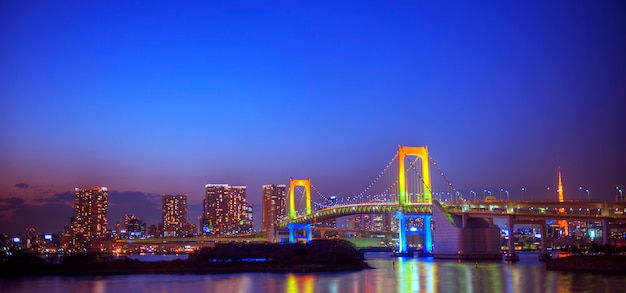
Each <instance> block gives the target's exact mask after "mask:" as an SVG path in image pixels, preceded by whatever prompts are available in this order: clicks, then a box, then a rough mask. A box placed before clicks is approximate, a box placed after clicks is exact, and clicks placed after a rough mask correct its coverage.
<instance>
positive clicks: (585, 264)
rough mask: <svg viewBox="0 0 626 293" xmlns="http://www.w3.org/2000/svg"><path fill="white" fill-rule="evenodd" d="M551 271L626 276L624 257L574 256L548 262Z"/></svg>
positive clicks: (547, 267) (625, 259)
mask: <svg viewBox="0 0 626 293" xmlns="http://www.w3.org/2000/svg"><path fill="white" fill-rule="evenodd" d="M546 269H547V270H549V271H567V272H585V273H602V274H625V275H626V256H624V255H572V256H567V257H560V258H555V259H548V260H546Z"/></svg>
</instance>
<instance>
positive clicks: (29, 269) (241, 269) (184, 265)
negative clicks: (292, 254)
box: [0, 260, 374, 278]
mask: <svg viewBox="0 0 626 293" xmlns="http://www.w3.org/2000/svg"><path fill="white" fill-rule="evenodd" d="M1 268H2V269H1V270H0V275H1V277H0V278H5V277H40V276H98V275H141V274H237V273H318V272H320V273H321V272H350V271H359V270H364V269H374V268H373V267H371V266H369V265H368V264H367V263H365V262H364V263H363V264H361V265H322V264H298V265H277V264H271V263H262V262H234V263H228V262H221V263H208V264H196V263H192V262H191V261H188V260H172V261H158V262H144V261H138V260H132V261H113V262H102V263H90V264H85V265H63V264H43V265H11V266H2V267H1Z"/></svg>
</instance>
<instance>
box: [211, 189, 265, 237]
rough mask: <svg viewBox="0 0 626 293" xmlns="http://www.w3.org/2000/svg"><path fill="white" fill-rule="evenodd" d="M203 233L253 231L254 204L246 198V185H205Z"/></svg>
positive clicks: (220, 233)
mask: <svg viewBox="0 0 626 293" xmlns="http://www.w3.org/2000/svg"><path fill="white" fill-rule="evenodd" d="M205 189H206V195H205V198H204V213H203V217H202V219H201V224H202V233H203V234H205V235H222V234H234V233H245V232H251V231H252V227H253V222H252V206H251V205H250V204H249V203H248V202H247V200H246V186H230V185H228V184H207V185H205Z"/></svg>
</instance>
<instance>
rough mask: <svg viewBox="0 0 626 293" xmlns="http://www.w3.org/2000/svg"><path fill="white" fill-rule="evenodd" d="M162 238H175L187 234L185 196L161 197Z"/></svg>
mask: <svg viewBox="0 0 626 293" xmlns="http://www.w3.org/2000/svg"><path fill="white" fill-rule="evenodd" d="M162 215H163V222H162V223H163V236H164V237H176V236H181V235H184V234H187V230H188V224H187V194H178V195H169V194H164V195H163V197H162Z"/></svg>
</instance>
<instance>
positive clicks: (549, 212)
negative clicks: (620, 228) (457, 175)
mask: <svg viewBox="0 0 626 293" xmlns="http://www.w3.org/2000/svg"><path fill="white" fill-rule="evenodd" d="M441 205H442V206H443V207H444V209H445V210H446V212H448V213H451V214H466V215H467V216H470V217H490V218H493V217H508V216H513V217H514V218H516V219H527V220H545V219H564V220H565V219H572V220H575V219H579V220H581V221H599V220H600V219H602V218H611V219H615V220H616V221H619V222H623V221H626V203H624V202H619V203H617V202H582V201H565V202H551V201H532V202H531V201H490V202H487V201H464V202H451V203H450V202H441ZM397 211H402V212H403V213H404V214H405V215H411V214H427V215H428V214H432V204H419V203H417V204H410V205H406V206H399V205H398V204H397V203H380V202H375V203H358V204H348V205H342V206H333V207H328V208H325V209H319V210H315V211H312V212H311V214H309V215H298V217H296V218H295V219H291V220H289V219H285V220H283V221H281V222H279V223H278V226H279V227H280V228H284V227H286V226H287V225H288V224H289V222H292V223H296V224H299V223H316V222H321V221H325V220H329V219H333V218H339V217H345V216H351V215H357V214H394V213H396V212H397Z"/></svg>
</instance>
